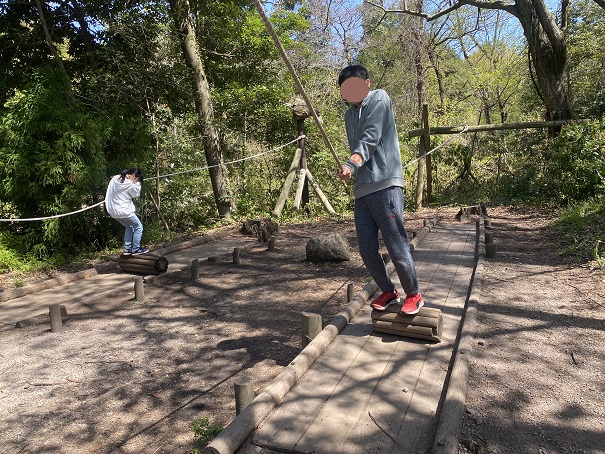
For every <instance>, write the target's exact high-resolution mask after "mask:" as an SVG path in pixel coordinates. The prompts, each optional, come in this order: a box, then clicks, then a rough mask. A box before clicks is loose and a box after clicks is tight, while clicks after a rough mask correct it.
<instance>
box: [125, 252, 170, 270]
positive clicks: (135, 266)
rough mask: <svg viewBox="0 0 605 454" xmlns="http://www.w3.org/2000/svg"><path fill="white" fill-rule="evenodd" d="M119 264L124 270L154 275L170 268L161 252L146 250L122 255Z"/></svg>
mask: <svg viewBox="0 0 605 454" xmlns="http://www.w3.org/2000/svg"><path fill="white" fill-rule="evenodd" d="M118 265H119V267H120V269H121V270H122V271H126V272H127V273H133V274H144V275H147V276H148V275H154V276H157V275H158V274H162V273H165V272H166V270H168V260H167V259H166V258H165V257H162V256H161V255H159V254H155V253H153V252H146V253H145V254H140V255H121V256H120V258H119V260H118Z"/></svg>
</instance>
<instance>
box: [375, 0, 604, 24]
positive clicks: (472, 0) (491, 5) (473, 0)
mask: <svg viewBox="0 0 605 454" xmlns="http://www.w3.org/2000/svg"><path fill="white" fill-rule="evenodd" d="M595 1H603V2H605V0H595ZM363 2H364V3H367V4H369V5H372V6H374V7H376V8H379V9H381V10H382V11H384V13H385V14H386V13H399V14H409V15H410V16H417V17H422V18H423V19H426V21H427V22H431V21H434V20H436V19H439V18H440V17H443V16H445V15H447V14H449V13H451V12H452V11H455V10H457V9H459V8H461V7H463V6H465V5H470V6H476V7H477V8H482V9H500V10H503V11H506V12H507V13H510V14H512V15H513V16H515V17H516V16H517V11H516V10H515V7H514V5H508V4H506V3H504V2H503V1H500V0H498V1H495V2H488V1H481V0H460V1H459V2H458V3H454V4H453V5H452V6H450V7H449V8H446V9H444V10H442V11H438V12H437V13H435V14H433V15H432V16H430V15H428V14H427V13H424V12H422V11H412V10H409V9H407V8H404V9H386V8H385V7H384V6H382V5H378V4H376V3H374V2H372V1H370V0H364V1H363ZM404 6H405V3H404Z"/></svg>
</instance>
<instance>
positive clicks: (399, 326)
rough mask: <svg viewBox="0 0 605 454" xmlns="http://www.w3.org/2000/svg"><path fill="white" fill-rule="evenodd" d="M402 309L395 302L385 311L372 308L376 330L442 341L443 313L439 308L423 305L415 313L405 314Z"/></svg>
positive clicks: (373, 323)
mask: <svg viewBox="0 0 605 454" xmlns="http://www.w3.org/2000/svg"><path fill="white" fill-rule="evenodd" d="M400 310H401V305H400V304H398V305H395V304H393V305H391V306H389V307H387V308H386V310H384V311H377V310H375V309H372V326H373V327H374V331H378V332H380V333H386V334H395V335H397V336H404V337H413V338H416V339H424V340H430V341H435V342H441V336H442V332H443V315H442V313H441V311H440V310H439V309H433V308H430V307H421V308H420V310H419V311H418V313H417V314H414V315H407V314H403V313H401V312H399V311H400Z"/></svg>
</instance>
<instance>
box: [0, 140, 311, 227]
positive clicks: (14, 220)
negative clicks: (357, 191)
mask: <svg viewBox="0 0 605 454" xmlns="http://www.w3.org/2000/svg"><path fill="white" fill-rule="evenodd" d="M305 137H306V136H304V135H300V136H298V137H297V138H296V139H294V140H291V141H290V142H288V143H285V144H283V145H280V146H279V147H276V148H272V149H271V150H268V151H263V152H262V153H258V154H255V155H252V156H248V157H247V158H242V159H236V160H235V161H229V162H225V163H223V164H217V165H213V166H206V167H198V168H196V169H191V170H184V171H182V172H175V173H170V174H167V175H160V176H157V177H150V178H145V180H157V179H159V178H168V177H171V176H174V175H183V174H186V173H192V172H199V171H200V170H205V169H211V168H213V167H218V166H220V165H230V164H235V163H238V162H242V161H247V160H248V159H254V158H258V157H259V156H263V155H265V154H268V153H272V152H274V151H278V150H281V149H282V148H285V147H287V146H288V145H291V144H293V143H294V142H297V141H298V140H300V139H304V138H305ZM104 203H105V201H102V202H99V203H95V204H94V205H91V206H89V207H85V208H82V209H80V210H77V211H71V212H69V213H63V214H56V215H54V216H46V217H39V218H26V219H20V218H14V219H0V222H30V221H46V220H49V219H57V218H62V217H65V216H71V215H72V214H78V213H82V212H83V211H87V210H91V209H93V208H95V207H98V206H99V205H103V204H104Z"/></svg>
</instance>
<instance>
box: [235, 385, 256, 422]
mask: <svg viewBox="0 0 605 454" xmlns="http://www.w3.org/2000/svg"><path fill="white" fill-rule="evenodd" d="M234 389H235V415H236V416H237V415H239V414H240V413H241V412H242V410H243V409H244V408H246V407H247V406H248V405H250V402H252V401H253V400H254V383H253V382H252V378H251V377H247V376H246V377H241V378H238V379H237V380H235V384H234Z"/></svg>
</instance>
